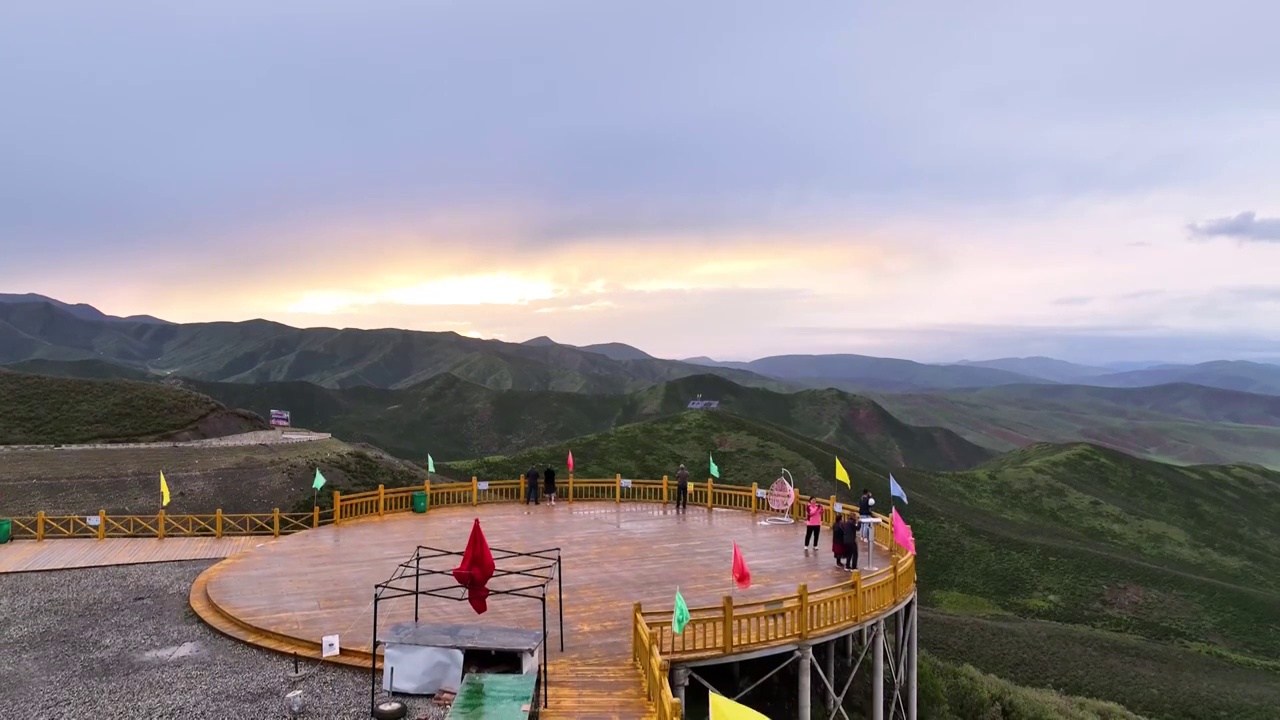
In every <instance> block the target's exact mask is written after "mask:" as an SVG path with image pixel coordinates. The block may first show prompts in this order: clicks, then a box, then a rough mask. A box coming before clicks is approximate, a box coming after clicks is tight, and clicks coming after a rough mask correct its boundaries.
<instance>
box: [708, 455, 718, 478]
mask: <svg viewBox="0 0 1280 720" xmlns="http://www.w3.org/2000/svg"><path fill="white" fill-rule="evenodd" d="M707 461H708V462H710V463H711V477H713V478H718V477H720V468H719V467H717V466H716V459H715V458H713V457H711V455H710V454H709V453H708V454H707Z"/></svg>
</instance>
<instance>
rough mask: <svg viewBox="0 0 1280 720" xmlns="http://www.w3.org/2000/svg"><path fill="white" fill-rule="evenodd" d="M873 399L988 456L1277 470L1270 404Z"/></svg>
mask: <svg viewBox="0 0 1280 720" xmlns="http://www.w3.org/2000/svg"><path fill="white" fill-rule="evenodd" d="M873 397H874V398H875V400H876V401H877V402H879V403H880V404H882V405H883V406H884V407H885V408H886V409H887V410H888V411H889V412H891V413H892V414H893V415H894V416H896V417H899V418H901V419H902V420H904V421H905V422H909V423H912V424H922V425H937V426H940V427H945V428H948V429H951V430H954V431H955V432H957V433H959V434H960V435H962V436H963V437H965V438H966V439H968V440H970V441H972V442H974V443H977V444H979V445H982V446H984V447H989V448H993V449H995V450H1001V451H1004V450H1012V449H1014V448H1017V447H1021V446H1024V445H1029V444H1032V443H1035V442H1040V441H1049V442H1064V443H1065V442H1081V441H1084V442H1093V443H1097V444H1099V445H1106V446H1109V447H1113V448H1116V449H1119V450H1123V451H1124V452H1127V453H1131V454H1134V455H1138V456H1144V457H1149V458H1152V459H1156V460H1163V461H1167V462H1176V463H1182V464H1203V463H1231V462H1254V463H1258V464H1261V465H1264V466H1267V467H1276V468H1280V398H1278V397H1275V396H1272V395H1255V394H1252V393H1244V392H1237V391H1233V390H1222V389H1218V388H1210V387H1205V386H1202V385H1191V384H1185V383H1178V384H1171V385H1156V386H1152V387H1140V388H1108V387H1096V386H1086V385H1006V386H1002V387H997V388H984V389H980V390H965V391H952V392H947V393H909V394H908V393H903V394H888V393H884V394H874V395H873Z"/></svg>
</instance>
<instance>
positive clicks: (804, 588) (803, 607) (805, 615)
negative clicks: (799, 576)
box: [799, 583, 809, 640]
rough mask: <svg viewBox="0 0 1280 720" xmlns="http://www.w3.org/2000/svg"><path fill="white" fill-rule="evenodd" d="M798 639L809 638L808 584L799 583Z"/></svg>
mask: <svg viewBox="0 0 1280 720" xmlns="http://www.w3.org/2000/svg"><path fill="white" fill-rule="evenodd" d="M799 592H800V620H799V623H800V639H801V640H808V639H809V584H808V583H800V589H799Z"/></svg>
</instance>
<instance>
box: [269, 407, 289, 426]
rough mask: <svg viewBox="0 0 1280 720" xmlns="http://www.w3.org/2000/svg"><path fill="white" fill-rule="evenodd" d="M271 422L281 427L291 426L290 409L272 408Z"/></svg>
mask: <svg viewBox="0 0 1280 720" xmlns="http://www.w3.org/2000/svg"><path fill="white" fill-rule="evenodd" d="M271 424H272V425H278V426H280V427H289V411H288V410H272V411H271Z"/></svg>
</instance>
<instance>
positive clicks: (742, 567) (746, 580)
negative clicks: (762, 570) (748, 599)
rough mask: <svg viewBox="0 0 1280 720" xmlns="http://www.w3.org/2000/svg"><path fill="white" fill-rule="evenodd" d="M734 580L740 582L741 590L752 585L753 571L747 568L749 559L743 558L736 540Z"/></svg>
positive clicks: (734, 544)
mask: <svg viewBox="0 0 1280 720" xmlns="http://www.w3.org/2000/svg"><path fill="white" fill-rule="evenodd" d="M733 581H734V582H736V583H738V589H739V590H746V589H747V588H749V587H751V571H750V570H748V569H747V561H746V560H744V559H742V551H741V550H739V549H738V542H737V541H736V540H735V541H734V543H733Z"/></svg>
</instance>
